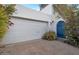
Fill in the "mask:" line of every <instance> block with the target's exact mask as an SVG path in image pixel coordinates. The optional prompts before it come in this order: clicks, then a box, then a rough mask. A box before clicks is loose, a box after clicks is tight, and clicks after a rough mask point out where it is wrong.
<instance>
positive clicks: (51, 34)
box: [42, 31, 56, 40]
mask: <svg viewBox="0 0 79 59" xmlns="http://www.w3.org/2000/svg"><path fill="white" fill-rule="evenodd" d="M42 39H45V40H55V39H56V35H55V32H52V31H49V32H46V33H45V34H44V35H43V37H42Z"/></svg>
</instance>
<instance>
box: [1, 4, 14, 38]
mask: <svg viewBox="0 0 79 59" xmlns="http://www.w3.org/2000/svg"><path fill="white" fill-rule="evenodd" d="M14 11H15V5H13V4H5V5H2V4H0V38H3V36H4V35H5V33H6V31H7V30H8V27H9V20H10V18H11V17H10V16H11V15H12V14H13V12H14Z"/></svg>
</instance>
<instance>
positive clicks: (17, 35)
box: [3, 18, 48, 44]
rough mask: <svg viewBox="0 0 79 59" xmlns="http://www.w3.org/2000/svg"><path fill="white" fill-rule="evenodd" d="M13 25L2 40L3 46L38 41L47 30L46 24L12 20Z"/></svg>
mask: <svg viewBox="0 0 79 59" xmlns="http://www.w3.org/2000/svg"><path fill="white" fill-rule="evenodd" d="M11 21H12V22H13V23H14V25H12V26H11V27H10V29H9V30H8V32H7V33H6V35H5V37H4V38H3V44H11V43H16V42H22V41H27V40H33V39H40V38H41V37H42V35H43V33H45V32H46V31H47V29H48V26H47V23H45V22H36V21H29V20H26V19H25V20H23V19H18V18H12V19H11Z"/></svg>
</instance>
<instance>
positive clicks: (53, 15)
mask: <svg viewBox="0 0 79 59" xmlns="http://www.w3.org/2000/svg"><path fill="white" fill-rule="evenodd" d="M41 12H43V13H45V14H47V15H49V16H50V21H51V20H52V21H53V23H52V25H51V31H54V32H55V33H56V34H57V23H58V22H59V21H64V19H62V18H58V17H57V16H59V17H61V16H60V15H59V14H58V13H57V12H55V11H54V9H53V4H49V5H47V6H46V7H45V8H43V9H42V10H41Z"/></svg>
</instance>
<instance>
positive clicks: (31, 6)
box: [23, 4, 40, 11]
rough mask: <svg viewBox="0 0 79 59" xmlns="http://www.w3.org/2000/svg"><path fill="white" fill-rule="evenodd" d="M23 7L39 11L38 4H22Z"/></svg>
mask: <svg viewBox="0 0 79 59" xmlns="http://www.w3.org/2000/svg"><path fill="white" fill-rule="evenodd" d="M23 6H25V7H28V8H31V9H34V10H37V11H39V10H40V7H39V4H23Z"/></svg>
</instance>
